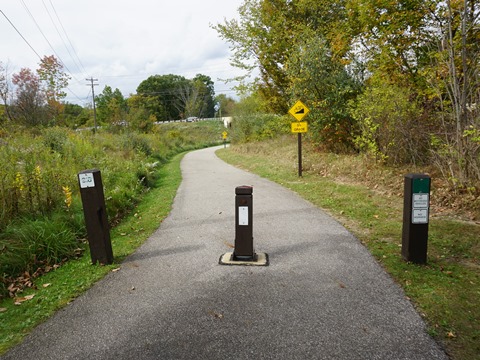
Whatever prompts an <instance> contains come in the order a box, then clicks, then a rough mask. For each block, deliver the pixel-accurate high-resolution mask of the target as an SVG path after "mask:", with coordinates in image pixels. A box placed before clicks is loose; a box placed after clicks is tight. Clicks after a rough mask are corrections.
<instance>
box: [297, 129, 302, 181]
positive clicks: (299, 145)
mask: <svg viewBox="0 0 480 360" xmlns="http://www.w3.org/2000/svg"><path fill="white" fill-rule="evenodd" d="M298 176H299V177H302V133H298Z"/></svg>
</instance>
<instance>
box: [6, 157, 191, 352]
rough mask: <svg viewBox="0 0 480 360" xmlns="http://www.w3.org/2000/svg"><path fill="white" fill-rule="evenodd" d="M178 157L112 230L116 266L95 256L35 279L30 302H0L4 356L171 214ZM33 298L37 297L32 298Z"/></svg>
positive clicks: (177, 182)
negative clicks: (104, 263) (95, 262)
mask: <svg viewBox="0 0 480 360" xmlns="http://www.w3.org/2000/svg"><path fill="white" fill-rule="evenodd" d="M182 157H183V154H180V155H177V156H175V157H174V158H173V159H172V160H171V161H170V162H169V163H167V164H166V165H165V166H164V167H162V168H161V169H160V170H159V171H160V176H159V180H158V183H157V186H156V187H155V188H153V189H152V190H151V191H150V192H149V193H148V194H146V196H145V197H144V198H143V200H142V202H141V203H140V204H139V205H138V206H137V207H136V208H135V211H134V212H132V214H131V215H130V216H129V217H128V218H126V219H124V221H122V223H121V224H120V225H118V226H117V227H116V228H114V229H113V230H112V231H111V239H112V247H113V254H114V257H115V263H114V264H113V265H109V266H93V265H91V260H90V254H89V253H88V252H86V253H85V254H84V255H83V256H82V257H81V258H80V259H78V260H71V261H68V262H67V263H65V264H64V265H63V266H61V267H59V268H58V269H56V270H55V271H52V272H49V273H48V274H45V275H44V276H41V277H39V278H38V279H36V280H35V285H36V289H29V290H27V291H25V292H24V293H22V297H23V299H25V298H26V299H29V300H25V301H24V302H21V304H20V305H14V301H13V300H12V299H5V300H4V301H2V302H0V354H3V353H4V352H6V351H7V350H8V349H9V348H10V347H12V346H14V345H15V344H17V343H19V342H20V341H21V340H22V339H23V337H24V336H25V335H27V334H28V333H29V332H30V331H31V330H32V329H33V328H34V327H35V326H36V325H38V324H40V323H41V322H43V321H45V320H46V319H47V318H48V317H50V316H51V315H52V314H53V313H54V312H55V311H57V310H58V309H60V308H62V307H63V306H65V305H67V304H68V303H69V302H71V301H72V300H73V299H74V298H75V297H77V296H78V295H80V294H81V293H82V292H84V291H85V290H87V289H88V288H90V287H91V286H92V285H93V284H94V283H95V282H96V281H98V280H99V279H101V278H102V277H104V276H105V275H106V274H107V273H108V272H110V271H112V270H114V269H116V268H118V266H119V263H121V262H122V261H123V259H125V257H126V256H128V255H129V254H131V253H132V252H133V251H134V250H135V249H136V248H137V247H138V246H139V245H141V244H142V243H143V242H144V241H145V240H146V239H147V238H148V237H149V236H150V235H151V234H152V233H153V232H154V231H155V230H156V229H157V228H158V226H159V225H160V223H161V222H162V220H163V219H164V218H165V217H166V216H167V215H168V213H169V212H170V209H171V205H172V203H173V199H174V197H175V194H176V192H177V188H178V186H179V185H180V182H181V172H180V161H181V159H182ZM31 296H33V297H32V298H30V297H31Z"/></svg>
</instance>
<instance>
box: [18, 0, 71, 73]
mask: <svg viewBox="0 0 480 360" xmlns="http://www.w3.org/2000/svg"><path fill="white" fill-rule="evenodd" d="M20 1H21V3H22V5H23V7H24V9H25V11H26V12H27V13H28V15H30V17H31V19H32V20H33V22H34V23H35V25H36V26H37V29H38V31H39V32H40V34H42V36H43V38H44V39H45V41H46V42H47V43H48V45H49V46H50V49H52V51H53V53H54V54H55V55H56V56H57V58H58V60H59V61H60V63H61V64H62V65H63V67H64V68H65V69H66V70H67V71H68V72H69V73H70V74H72V76H73V72H72V71H71V70H70V69H69V68H68V67H67V65H66V64H65V62H64V61H63V60H62V58H61V57H60V55H58V54H57V52H56V51H55V49H54V48H53V46H52V44H51V43H50V41H49V40H48V39H47V37H46V36H45V34H44V32H43V31H42V29H41V28H40V25H39V24H38V23H37V21H36V20H35V17H34V16H33V14H32V13H31V12H30V10H29V9H28V6H27V5H26V4H25V2H24V1H23V0H20ZM77 81H78V80H77Z"/></svg>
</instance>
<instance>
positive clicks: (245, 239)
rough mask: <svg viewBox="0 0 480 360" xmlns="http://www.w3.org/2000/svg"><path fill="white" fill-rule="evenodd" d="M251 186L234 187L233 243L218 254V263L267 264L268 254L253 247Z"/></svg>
mask: <svg viewBox="0 0 480 360" xmlns="http://www.w3.org/2000/svg"><path fill="white" fill-rule="evenodd" d="M252 194H253V187H251V186H238V187H236V188H235V245H234V250H233V252H227V253H225V254H223V255H222V256H220V260H219V264H220V265H247V266H250V265H253V266H268V264H269V261H268V254H266V253H258V254H257V253H255V250H254V248H253V196H252Z"/></svg>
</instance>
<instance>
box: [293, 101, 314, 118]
mask: <svg viewBox="0 0 480 360" xmlns="http://www.w3.org/2000/svg"><path fill="white" fill-rule="evenodd" d="M309 112H310V110H309V109H308V108H307V107H306V106H305V104H304V103H302V102H301V101H300V100H298V101H297V102H296V103H295V105H293V106H292V108H291V109H290V110H288V113H289V114H290V115H292V116H293V117H294V118H295V119H297V121H301V120H302V119H303V118H304V117H305V116H306V115H307V114H308V113H309Z"/></svg>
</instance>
